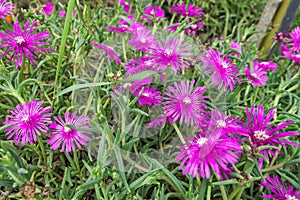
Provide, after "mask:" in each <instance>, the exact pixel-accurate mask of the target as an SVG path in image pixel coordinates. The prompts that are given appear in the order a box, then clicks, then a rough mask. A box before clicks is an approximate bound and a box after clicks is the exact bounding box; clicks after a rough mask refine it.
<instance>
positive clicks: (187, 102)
mask: <svg viewBox="0 0 300 200" xmlns="http://www.w3.org/2000/svg"><path fill="white" fill-rule="evenodd" d="M183 103H184V104H191V103H192V100H191V98H190V97H184V99H183Z"/></svg>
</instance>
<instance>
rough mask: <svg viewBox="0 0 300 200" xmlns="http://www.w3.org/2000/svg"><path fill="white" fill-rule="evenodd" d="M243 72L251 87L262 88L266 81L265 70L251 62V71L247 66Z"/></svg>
mask: <svg viewBox="0 0 300 200" xmlns="http://www.w3.org/2000/svg"><path fill="white" fill-rule="evenodd" d="M244 72H245V74H246V77H247V78H248V79H249V80H250V82H251V84H252V85H253V86H264V85H266V83H267V81H268V77H267V76H266V74H267V70H264V69H263V68H261V67H260V65H259V64H258V63H257V62H253V68H252V70H251V68H250V66H249V67H247V68H246V69H245V71H244Z"/></svg>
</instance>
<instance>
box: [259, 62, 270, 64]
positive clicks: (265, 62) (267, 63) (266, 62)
mask: <svg viewBox="0 0 300 200" xmlns="http://www.w3.org/2000/svg"><path fill="white" fill-rule="evenodd" d="M260 64H261V65H268V64H269V62H261V63H260Z"/></svg>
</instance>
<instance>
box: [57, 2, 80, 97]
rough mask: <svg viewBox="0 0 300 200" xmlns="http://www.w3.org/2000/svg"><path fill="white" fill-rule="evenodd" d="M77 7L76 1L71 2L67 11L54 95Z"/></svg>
mask: <svg viewBox="0 0 300 200" xmlns="http://www.w3.org/2000/svg"><path fill="white" fill-rule="evenodd" d="M74 6H75V0H69V3H68V10H67V16H66V21H65V25H64V30H63V35H62V39H61V43H60V47H59V56H58V62H57V68H56V73H55V81H54V94H55V93H56V92H58V88H57V87H58V86H57V81H58V75H59V73H60V69H61V65H62V62H63V57H64V53H65V47H66V43H67V38H68V34H69V28H70V24H71V20H72V12H73V9H74Z"/></svg>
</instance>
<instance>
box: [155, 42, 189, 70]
mask: <svg viewBox="0 0 300 200" xmlns="http://www.w3.org/2000/svg"><path fill="white" fill-rule="evenodd" d="M191 50H192V47H191V46H190V45H188V44H187V43H185V42H183V41H178V40H177V38H174V39H169V38H168V37H167V38H166V39H165V40H164V41H163V42H162V43H161V42H155V43H153V45H151V47H150V54H151V55H152V56H153V58H154V59H155V62H157V64H158V67H159V68H160V69H161V70H165V69H166V68H167V67H168V64H170V65H171V67H172V69H173V70H174V71H179V70H181V69H182V70H183V69H185V68H189V66H190V63H189V61H191V60H192V58H191V56H192V55H193V53H191Z"/></svg>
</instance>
